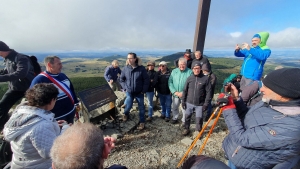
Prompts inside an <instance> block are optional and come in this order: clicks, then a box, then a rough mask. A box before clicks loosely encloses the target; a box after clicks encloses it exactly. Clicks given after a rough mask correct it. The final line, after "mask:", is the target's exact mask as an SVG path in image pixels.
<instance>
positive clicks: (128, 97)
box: [124, 92, 145, 123]
mask: <svg viewBox="0 0 300 169" xmlns="http://www.w3.org/2000/svg"><path fill="white" fill-rule="evenodd" d="M134 98H135V99H136V101H137V102H138V107H139V116H140V122H141V123H145V105H144V95H143V94H142V93H139V94H131V93H128V92H126V100H125V101H126V106H125V109H124V114H125V115H126V116H128V115H129V112H130V109H131V108H132V104H133V99H134Z"/></svg>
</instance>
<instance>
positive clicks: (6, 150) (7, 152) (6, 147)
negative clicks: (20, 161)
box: [0, 136, 13, 168]
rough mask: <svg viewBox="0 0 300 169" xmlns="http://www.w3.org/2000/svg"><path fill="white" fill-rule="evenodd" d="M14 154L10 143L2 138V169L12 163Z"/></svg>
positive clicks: (0, 155)
mask: <svg viewBox="0 0 300 169" xmlns="http://www.w3.org/2000/svg"><path fill="white" fill-rule="evenodd" d="M12 154H13V153H12V151H11V148H10V143H9V142H7V141H5V140H4V139H3V137H1V136H0V168H2V167H4V166H5V165H6V164H7V163H9V162H10V161H11V159H12Z"/></svg>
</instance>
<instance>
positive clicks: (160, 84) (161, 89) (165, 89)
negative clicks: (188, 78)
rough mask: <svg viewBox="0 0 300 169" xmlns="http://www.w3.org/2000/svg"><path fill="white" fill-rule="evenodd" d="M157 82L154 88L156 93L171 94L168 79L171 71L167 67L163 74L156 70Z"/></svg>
mask: <svg viewBox="0 0 300 169" xmlns="http://www.w3.org/2000/svg"><path fill="white" fill-rule="evenodd" d="M157 76H158V77H157V84H156V90H157V92H158V93H160V94H163V95H168V94H171V92H170V89H169V86H168V81H169V78H170V76H171V71H170V70H169V69H167V72H166V73H165V74H163V73H162V72H161V71H158V72H157Z"/></svg>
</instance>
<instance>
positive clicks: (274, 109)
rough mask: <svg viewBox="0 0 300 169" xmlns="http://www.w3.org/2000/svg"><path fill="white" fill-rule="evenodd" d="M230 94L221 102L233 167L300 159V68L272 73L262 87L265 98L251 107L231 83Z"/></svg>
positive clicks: (226, 148) (272, 165)
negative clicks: (226, 102) (224, 104)
mask: <svg viewBox="0 0 300 169" xmlns="http://www.w3.org/2000/svg"><path fill="white" fill-rule="evenodd" d="M227 87H228V89H227V90H226V91H227V92H229V91H230V93H231V96H229V97H228V99H225V98H223V96H224V93H222V94H220V96H219V99H218V102H219V103H224V101H223V100H224V99H225V101H226V100H227V101H228V104H227V105H226V106H224V107H222V110H223V116H224V118H225V122H226V124H227V126H228V130H229V134H228V136H227V137H226V138H225V139H224V141H223V149H224V151H225V154H226V156H227V158H228V159H229V165H230V166H231V167H232V168H235V167H236V168H255V169H263V168H278V169H279V168H284V169H287V168H292V167H293V166H295V164H296V163H297V161H298V160H299V159H300V69H299V68H284V69H279V70H275V71H273V72H271V73H269V74H268V75H267V76H266V78H265V79H263V86H262V88H261V89H260V90H261V92H262V94H263V97H262V101H260V102H258V103H257V104H255V105H253V106H252V107H251V108H248V107H247V106H246V105H245V104H244V102H243V99H242V98H241V97H240V96H239V95H238V90H237V89H236V87H235V86H234V85H232V84H229V85H228V86H227Z"/></svg>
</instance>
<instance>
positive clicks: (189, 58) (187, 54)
mask: <svg viewBox="0 0 300 169" xmlns="http://www.w3.org/2000/svg"><path fill="white" fill-rule="evenodd" d="M191 53H192V52H191V49H186V50H185V53H184V55H183V57H184V58H185V59H186V65H187V67H188V68H189V69H191V67H192V62H193V59H192V55H191ZM178 61H179V59H176V60H175V61H174V65H175V67H178Z"/></svg>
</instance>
